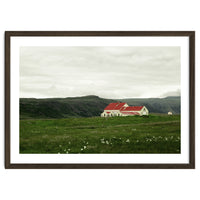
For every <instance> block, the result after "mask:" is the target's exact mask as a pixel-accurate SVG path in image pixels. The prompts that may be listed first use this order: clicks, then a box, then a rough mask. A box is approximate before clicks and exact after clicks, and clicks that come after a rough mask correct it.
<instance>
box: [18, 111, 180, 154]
mask: <svg viewBox="0 0 200 200" xmlns="http://www.w3.org/2000/svg"><path fill="white" fill-rule="evenodd" d="M20 153H61V154H65V153H180V115H172V116H168V115H150V116H149V117H148V118H143V117H139V116H129V117H112V118H100V117H91V118H67V119H46V120H45V119H42V120H41V119H35V120H20Z"/></svg>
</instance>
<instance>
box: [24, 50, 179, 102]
mask: <svg viewBox="0 0 200 200" xmlns="http://www.w3.org/2000/svg"><path fill="white" fill-rule="evenodd" d="M177 88H178V89H180V47H21V51H20V96H21V97H36V98H44V97H46V98H48V97H68V96H83V95H98V96H101V97H105V98H126V97H129V98H130V97H157V96H160V95H162V94H163V92H166V93H167V92H169V91H174V90H177Z"/></svg>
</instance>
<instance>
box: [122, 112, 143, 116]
mask: <svg viewBox="0 0 200 200" xmlns="http://www.w3.org/2000/svg"><path fill="white" fill-rule="evenodd" d="M121 113H122V114H124V115H140V114H139V113H138V112H124V111H121Z"/></svg>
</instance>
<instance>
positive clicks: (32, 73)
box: [5, 31, 195, 169]
mask: <svg viewBox="0 0 200 200" xmlns="http://www.w3.org/2000/svg"><path fill="white" fill-rule="evenodd" d="M194 78H195V32H194V31H6V32H5V168H6V169H33V168H34V169H42V168H43V169H194V168H195V125H194V124H195V80H194Z"/></svg>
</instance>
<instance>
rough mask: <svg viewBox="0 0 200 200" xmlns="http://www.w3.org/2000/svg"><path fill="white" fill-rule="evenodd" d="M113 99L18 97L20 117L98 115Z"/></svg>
mask: <svg viewBox="0 0 200 200" xmlns="http://www.w3.org/2000/svg"><path fill="white" fill-rule="evenodd" d="M111 102H114V100H110V99H102V98H99V97H97V96H85V97H69V98H49V99H34V98H21V99H20V118H21V119H25V118H67V117H92V116H99V115H100V114H101V113H102V111H103V109H104V108H105V107H106V106H107V105H108V104H109V103H111Z"/></svg>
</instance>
